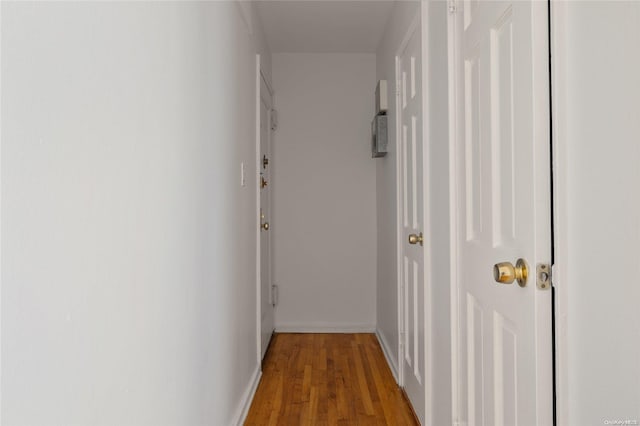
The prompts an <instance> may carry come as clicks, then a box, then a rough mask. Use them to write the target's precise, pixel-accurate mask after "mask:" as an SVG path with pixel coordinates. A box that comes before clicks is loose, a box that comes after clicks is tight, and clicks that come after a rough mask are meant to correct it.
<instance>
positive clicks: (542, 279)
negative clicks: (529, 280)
mask: <svg viewBox="0 0 640 426" xmlns="http://www.w3.org/2000/svg"><path fill="white" fill-rule="evenodd" d="M536 286H537V287H538V290H549V289H550V288H551V265H549V264H547V263H538V266H536Z"/></svg>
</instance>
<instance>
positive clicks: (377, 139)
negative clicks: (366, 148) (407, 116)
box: [371, 115, 387, 158]
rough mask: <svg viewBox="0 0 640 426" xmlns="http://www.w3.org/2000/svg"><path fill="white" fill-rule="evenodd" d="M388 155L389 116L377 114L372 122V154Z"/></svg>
mask: <svg viewBox="0 0 640 426" xmlns="http://www.w3.org/2000/svg"><path fill="white" fill-rule="evenodd" d="M385 155H387V116H386V115H376V116H375V117H373V121H372V122H371V156H372V157H373V158H378V157H384V156H385Z"/></svg>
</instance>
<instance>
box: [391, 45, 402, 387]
mask: <svg viewBox="0 0 640 426" xmlns="http://www.w3.org/2000/svg"><path fill="white" fill-rule="evenodd" d="M395 62H396V63H395V75H394V82H393V90H394V91H395V110H396V276H397V279H398V282H397V283H396V287H397V297H398V353H397V355H398V385H399V386H400V387H402V386H404V380H403V377H404V376H403V368H404V367H403V365H402V351H403V347H404V346H403V342H402V333H403V330H404V304H403V300H404V294H403V293H402V264H403V259H402V243H403V240H404V239H403V238H402V234H403V226H402V215H403V212H402V203H403V200H402V155H403V154H402V143H400V140H401V139H400V138H401V137H402V136H401V135H400V128H401V127H402V123H401V122H400V114H398V112H399V111H400V108H399V107H398V105H399V104H400V91H399V90H398V86H399V84H400V83H399V82H400V56H399V54H398V55H396V57H395Z"/></svg>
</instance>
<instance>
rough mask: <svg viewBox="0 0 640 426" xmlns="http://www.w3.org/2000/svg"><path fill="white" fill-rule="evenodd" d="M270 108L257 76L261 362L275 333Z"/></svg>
mask: <svg viewBox="0 0 640 426" xmlns="http://www.w3.org/2000/svg"><path fill="white" fill-rule="evenodd" d="M272 107H273V95H272V91H271V89H270V88H269V86H268V85H267V83H266V81H265V78H264V75H263V74H262V73H260V101H259V111H258V113H259V123H260V126H259V129H260V130H259V131H260V135H259V141H260V143H259V156H258V165H257V167H258V191H259V193H260V194H259V217H258V228H259V231H258V232H259V237H258V238H259V246H258V247H259V252H260V253H259V258H260V259H259V264H258V267H259V270H258V271H259V280H260V284H259V304H260V306H259V310H258V311H259V322H260V325H259V330H260V351H259V352H260V353H259V355H260V359H262V358H264V355H265V353H266V351H267V348H268V346H269V341H270V340H271V336H272V334H273V330H274V328H275V327H274V322H275V319H274V305H273V294H272V288H273V287H272V280H271V238H270V235H271V231H270V230H269V228H270V220H271V173H270V170H271V167H272V164H271V162H270V156H271V138H272V129H271V112H272Z"/></svg>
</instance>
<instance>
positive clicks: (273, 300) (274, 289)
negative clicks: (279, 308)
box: [271, 284, 278, 306]
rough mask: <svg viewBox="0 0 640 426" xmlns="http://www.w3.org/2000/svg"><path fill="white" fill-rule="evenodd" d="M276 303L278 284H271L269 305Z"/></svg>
mask: <svg viewBox="0 0 640 426" xmlns="http://www.w3.org/2000/svg"><path fill="white" fill-rule="evenodd" d="M277 304H278V286H277V285H275V284H273V285H272V286H271V305H273V306H276V305H277Z"/></svg>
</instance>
